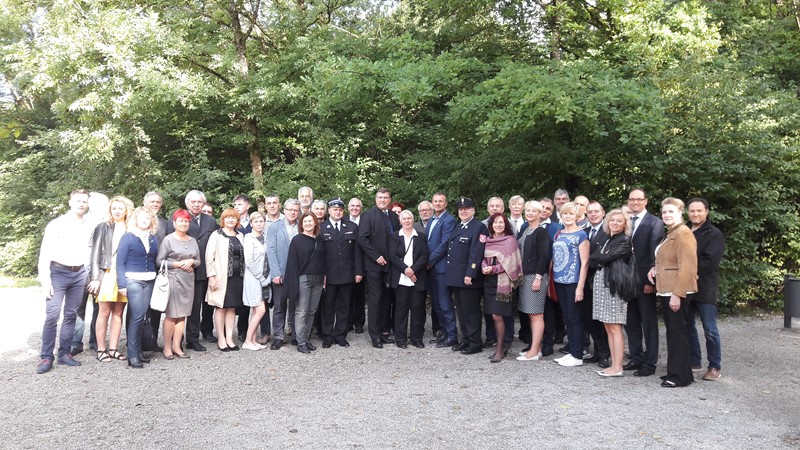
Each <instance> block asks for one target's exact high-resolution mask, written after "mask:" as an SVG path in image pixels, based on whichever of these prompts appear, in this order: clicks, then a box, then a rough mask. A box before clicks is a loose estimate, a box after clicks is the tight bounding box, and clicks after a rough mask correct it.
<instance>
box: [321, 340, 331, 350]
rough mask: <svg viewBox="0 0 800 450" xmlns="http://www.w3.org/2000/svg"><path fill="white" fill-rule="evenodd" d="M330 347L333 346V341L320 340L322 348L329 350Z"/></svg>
mask: <svg viewBox="0 0 800 450" xmlns="http://www.w3.org/2000/svg"><path fill="white" fill-rule="evenodd" d="M332 345H333V340H332V339H323V340H322V348H331V346H332Z"/></svg>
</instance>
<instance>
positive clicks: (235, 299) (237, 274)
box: [223, 233, 245, 308]
mask: <svg viewBox="0 0 800 450" xmlns="http://www.w3.org/2000/svg"><path fill="white" fill-rule="evenodd" d="M223 235H224V236H225V237H226V238H228V245H229V246H230V251H229V252H228V266H229V267H230V272H229V273H231V276H229V277H228V285H227V287H226V288H225V303H224V306H223V307H224V308H238V307H240V306H243V305H244V303H243V301H242V295H243V294H244V277H243V275H244V271H245V262H244V246H243V245H242V242H241V241H239V239H238V238H237V237H236V236H235V235H234V236H228V235H227V234H224V233H223Z"/></svg>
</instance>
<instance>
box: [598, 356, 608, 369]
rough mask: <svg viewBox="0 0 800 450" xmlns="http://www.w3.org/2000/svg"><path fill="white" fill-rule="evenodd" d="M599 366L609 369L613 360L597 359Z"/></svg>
mask: <svg viewBox="0 0 800 450" xmlns="http://www.w3.org/2000/svg"><path fill="white" fill-rule="evenodd" d="M597 367H599V368H601V369H607V368H609V367H611V361H609V360H608V358H600V361H597Z"/></svg>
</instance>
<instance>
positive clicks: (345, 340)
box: [336, 339, 350, 347]
mask: <svg viewBox="0 0 800 450" xmlns="http://www.w3.org/2000/svg"><path fill="white" fill-rule="evenodd" d="M336 345H338V346H339V347H350V343H349V342H347V339H342V340H340V341H336Z"/></svg>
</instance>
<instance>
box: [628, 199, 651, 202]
mask: <svg viewBox="0 0 800 450" xmlns="http://www.w3.org/2000/svg"><path fill="white" fill-rule="evenodd" d="M645 200H647V199H646V198H629V199H628V201H629V202H636V203H638V202H643V201H645Z"/></svg>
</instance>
